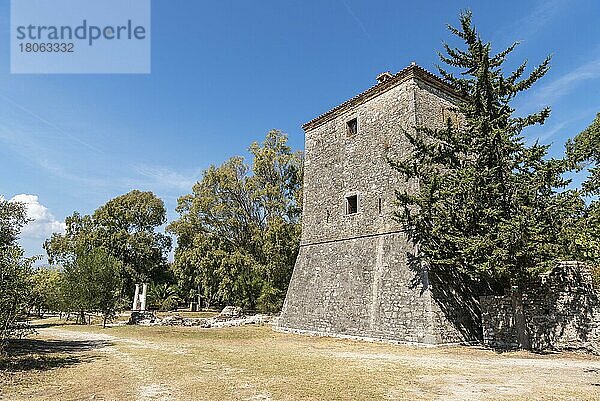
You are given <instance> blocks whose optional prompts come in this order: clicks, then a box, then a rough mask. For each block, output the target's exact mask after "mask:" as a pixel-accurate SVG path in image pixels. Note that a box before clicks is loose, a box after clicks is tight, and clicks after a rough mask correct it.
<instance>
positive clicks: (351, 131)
mask: <svg viewBox="0 0 600 401" xmlns="http://www.w3.org/2000/svg"><path fill="white" fill-rule="evenodd" d="M357 132H358V121H357V120H356V118H353V119H352V120H350V121H348V122H347V123H346V135H347V136H354V135H356V133H357Z"/></svg>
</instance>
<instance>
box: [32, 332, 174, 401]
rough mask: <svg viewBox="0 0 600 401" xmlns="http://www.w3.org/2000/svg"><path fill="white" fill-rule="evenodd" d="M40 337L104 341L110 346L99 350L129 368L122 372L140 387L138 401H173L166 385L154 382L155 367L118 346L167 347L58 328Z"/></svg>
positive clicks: (40, 333)
mask: <svg viewBox="0 0 600 401" xmlns="http://www.w3.org/2000/svg"><path fill="white" fill-rule="evenodd" d="M38 333H39V335H40V337H41V338H48V339H52V340H65V341H79V342H91V343H93V342H103V343H105V344H108V345H106V346H104V347H102V348H101V349H100V352H103V353H107V354H109V357H110V358H116V359H118V360H119V361H120V362H122V363H123V364H124V365H125V366H126V367H127V368H128V369H127V372H123V373H124V376H125V377H127V378H128V379H129V381H131V382H134V383H136V385H137V397H136V401H172V400H174V399H175V398H174V397H173V396H172V390H171V389H170V388H169V387H168V386H167V385H165V384H161V383H156V382H154V381H153V374H152V367H151V366H148V365H147V364H141V363H140V361H138V360H136V358H135V356H134V355H133V354H132V353H130V352H127V351H126V349H127V347H122V346H119V345H122V344H127V345H130V346H133V347H140V348H147V349H163V348H164V347H162V346H160V345H159V344H155V343H152V342H149V341H139V340H133V339H128V338H120V337H116V336H113V335H109V334H103V333H92V332H82V331H70V330H64V329H59V328H42V329H38Z"/></svg>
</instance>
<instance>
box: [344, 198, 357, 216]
mask: <svg viewBox="0 0 600 401" xmlns="http://www.w3.org/2000/svg"><path fill="white" fill-rule="evenodd" d="M356 213H358V195H350V196H346V214H356Z"/></svg>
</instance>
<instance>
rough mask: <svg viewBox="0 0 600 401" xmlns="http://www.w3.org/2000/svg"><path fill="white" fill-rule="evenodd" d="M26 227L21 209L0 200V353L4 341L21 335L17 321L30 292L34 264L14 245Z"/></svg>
mask: <svg viewBox="0 0 600 401" xmlns="http://www.w3.org/2000/svg"><path fill="white" fill-rule="evenodd" d="M26 223H27V216H26V214H25V208H24V206H23V205H22V204H20V203H14V202H9V201H7V200H5V199H4V198H2V197H0V229H1V231H0V349H1V348H2V344H3V343H4V341H5V340H6V339H7V338H9V337H11V336H13V335H15V334H18V333H19V332H20V330H19V328H18V327H17V326H16V321H17V319H18V318H19V316H20V315H22V314H23V313H24V310H25V308H26V306H27V301H28V298H29V294H30V292H31V275H32V263H33V261H34V260H33V259H27V258H24V257H23V249H22V248H21V247H20V246H19V245H18V244H17V238H18V235H19V232H20V230H21V228H22V227H23V226H24V225H25V224H26Z"/></svg>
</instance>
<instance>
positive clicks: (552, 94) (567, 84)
mask: <svg viewBox="0 0 600 401" xmlns="http://www.w3.org/2000/svg"><path fill="white" fill-rule="evenodd" d="M599 77H600V57H599V58H596V59H594V60H591V61H588V62H586V63H584V64H583V65H581V66H579V67H577V68H575V69H574V70H572V71H571V72H568V73H567V74H564V75H562V76H561V77H560V78H558V79H555V80H554V81H552V82H550V83H548V84H546V85H543V86H541V87H540V89H539V91H537V93H536V98H537V99H538V100H539V101H540V102H544V103H546V104H551V103H554V102H555V101H557V100H558V99H560V98H561V97H563V96H565V95H566V94H568V93H569V92H570V91H572V90H573V89H575V87H576V86H577V85H580V84H581V83H583V82H585V81H589V80H591V79H597V78H599Z"/></svg>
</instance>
